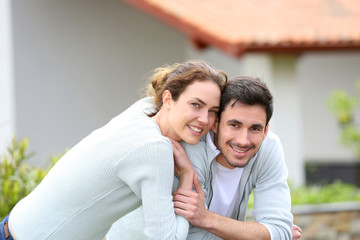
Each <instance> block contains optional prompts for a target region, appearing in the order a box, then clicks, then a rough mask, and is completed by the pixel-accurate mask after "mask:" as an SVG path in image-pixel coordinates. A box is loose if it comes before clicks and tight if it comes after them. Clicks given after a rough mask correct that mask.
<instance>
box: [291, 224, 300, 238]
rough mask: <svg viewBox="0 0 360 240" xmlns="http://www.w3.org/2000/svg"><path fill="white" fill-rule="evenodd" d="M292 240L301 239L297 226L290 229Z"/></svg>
mask: <svg viewBox="0 0 360 240" xmlns="http://www.w3.org/2000/svg"><path fill="white" fill-rule="evenodd" d="M291 233H292V240H298V239H299V238H300V237H301V234H302V230H301V228H300V227H298V226H297V225H293V226H292V228H291Z"/></svg>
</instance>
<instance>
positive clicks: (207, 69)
mask: <svg viewBox="0 0 360 240" xmlns="http://www.w3.org/2000/svg"><path fill="white" fill-rule="evenodd" d="M194 81H213V82H214V83H216V84H217V85H218V86H219V89H220V91H221V92H222V90H223V88H224V86H225V84H226V82H227V75H226V73H225V72H223V71H221V70H215V69H214V68H213V67H211V66H210V65H209V64H207V63H206V62H204V61H200V60H191V61H187V62H184V63H181V64H180V63H176V64H173V65H171V66H167V67H163V68H157V69H155V70H154V73H153V75H152V77H151V83H150V84H149V85H148V88H147V96H150V97H154V104H155V109H156V112H157V111H159V110H160V108H161V107H162V104H163V103H162V94H163V92H164V91H165V90H169V91H170V93H171V95H172V99H173V100H174V101H177V99H178V98H179V96H180V95H181V94H182V93H183V92H184V91H185V89H186V87H187V86H189V85H190V84H192V83H193V82H194Z"/></svg>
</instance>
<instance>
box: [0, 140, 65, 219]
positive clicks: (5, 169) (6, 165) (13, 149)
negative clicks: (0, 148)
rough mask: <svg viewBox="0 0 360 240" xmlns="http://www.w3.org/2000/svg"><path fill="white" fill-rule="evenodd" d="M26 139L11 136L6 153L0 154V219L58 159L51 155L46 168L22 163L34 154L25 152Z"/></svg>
mask: <svg viewBox="0 0 360 240" xmlns="http://www.w3.org/2000/svg"><path fill="white" fill-rule="evenodd" d="M28 145H29V140H28V139H26V138H25V139H22V140H21V141H17V140H16V139H15V138H13V140H12V142H11V144H10V146H9V147H8V148H7V153H5V154H4V155H3V156H0V187H1V188H0V219H3V218H4V217H6V215H8V214H9V212H10V211H11V209H12V208H13V207H14V206H15V204H16V203H17V202H18V201H20V200H21V199H22V198H24V197H25V196H26V195H28V194H29V193H30V192H31V191H32V190H33V189H34V188H35V187H36V186H37V185H38V184H39V183H40V182H41V180H42V179H43V178H44V177H45V175H46V174H47V172H48V171H49V170H50V168H51V167H52V166H53V165H54V164H55V163H56V162H57V160H58V159H59V158H58V157H56V156H53V157H51V162H52V163H51V166H49V167H48V168H46V169H42V168H39V167H31V166H28V165H27V164H25V163H24V160H26V159H29V158H30V157H32V156H33V155H34V154H33V153H30V154H28V153H26V150H27V147H28Z"/></svg>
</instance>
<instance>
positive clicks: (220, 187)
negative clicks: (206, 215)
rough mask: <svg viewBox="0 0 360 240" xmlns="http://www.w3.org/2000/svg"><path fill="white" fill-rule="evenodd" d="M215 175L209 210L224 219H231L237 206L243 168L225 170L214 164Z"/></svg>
mask: <svg viewBox="0 0 360 240" xmlns="http://www.w3.org/2000/svg"><path fill="white" fill-rule="evenodd" d="M215 166H216V174H215V179H214V186H213V198H212V200H211V203H210V207H209V210H210V211H212V212H215V213H217V214H220V215H222V216H225V217H231V215H232V213H233V212H234V210H235V207H236V206H238V205H239V201H240V199H239V198H240V189H239V183H240V178H241V175H242V172H243V168H234V169H229V168H226V167H224V166H222V165H220V164H219V163H217V162H216V163H215Z"/></svg>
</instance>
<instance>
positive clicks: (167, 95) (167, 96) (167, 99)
mask: <svg viewBox="0 0 360 240" xmlns="http://www.w3.org/2000/svg"><path fill="white" fill-rule="evenodd" d="M171 100H172V95H171V92H170V91H169V90H165V91H164V92H163V94H162V102H163V106H164V107H165V108H166V109H170V106H171Z"/></svg>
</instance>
